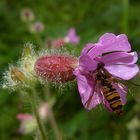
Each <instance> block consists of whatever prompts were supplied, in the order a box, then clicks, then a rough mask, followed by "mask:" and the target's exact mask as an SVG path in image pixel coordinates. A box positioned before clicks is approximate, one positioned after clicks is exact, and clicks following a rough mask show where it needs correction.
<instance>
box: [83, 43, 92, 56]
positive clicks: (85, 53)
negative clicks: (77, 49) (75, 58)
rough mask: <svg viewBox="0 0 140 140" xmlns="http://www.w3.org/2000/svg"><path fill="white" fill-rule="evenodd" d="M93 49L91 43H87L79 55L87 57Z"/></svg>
mask: <svg viewBox="0 0 140 140" xmlns="http://www.w3.org/2000/svg"><path fill="white" fill-rule="evenodd" d="M93 47H94V44H93V43H88V44H86V46H85V47H84V48H83V50H82V52H81V55H87V54H88V52H89V51H90V50H91V49H92V48H93Z"/></svg>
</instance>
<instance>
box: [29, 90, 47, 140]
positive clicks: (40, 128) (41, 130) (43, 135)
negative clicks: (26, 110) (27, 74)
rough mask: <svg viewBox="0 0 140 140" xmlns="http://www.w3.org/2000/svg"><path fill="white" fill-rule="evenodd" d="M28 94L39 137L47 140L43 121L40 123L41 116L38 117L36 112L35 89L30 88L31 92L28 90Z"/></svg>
mask: <svg viewBox="0 0 140 140" xmlns="http://www.w3.org/2000/svg"><path fill="white" fill-rule="evenodd" d="M29 95H30V101H31V105H32V111H33V113H34V116H35V118H36V122H37V126H38V131H39V133H40V136H41V139H42V140H48V139H47V136H46V133H45V128H44V126H43V123H42V121H41V118H40V116H39V113H38V108H37V97H36V93H35V90H34V89H32V92H30V93H29Z"/></svg>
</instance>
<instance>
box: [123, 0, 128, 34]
mask: <svg viewBox="0 0 140 140" xmlns="http://www.w3.org/2000/svg"><path fill="white" fill-rule="evenodd" d="M128 14H129V0H123V21H122V29H123V32H124V33H126V34H128V28H129V27H128V24H129V19H128V16H129V15H128Z"/></svg>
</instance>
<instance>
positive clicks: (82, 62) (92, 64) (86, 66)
mask: <svg viewBox="0 0 140 140" xmlns="http://www.w3.org/2000/svg"><path fill="white" fill-rule="evenodd" d="M96 68H97V62H96V61H94V60H92V59H91V58H90V57H89V56H88V55H81V56H80V58H79V69H80V70H81V71H85V72H89V71H94V70H95V69H96Z"/></svg>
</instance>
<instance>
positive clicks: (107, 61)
mask: <svg viewBox="0 0 140 140" xmlns="http://www.w3.org/2000/svg"><path fill="white" fill-rule="evenodd" d="M130 51H131V46H130V44H129V42H128V39H127V36H126V35H124V34H120V35H118V36H116V35H114V34H113V33H105V34H104V35H102V36H101V37H100V39H99V42H98V43H95V44H92V43H90V44H87V45H86V46H85V48H84V49H83V50H82V53H81V55H80V58H79V65H78V67H77V68H76V69H75V70H74V74H75V76H76V79H77V83H78V90H79V93H80V96H81V100H82V103H83V105H84V107H85V108H86V109H87V110H91V109H92V108H94V107H95V106H97V105H98V104H101V103H102V104H103V105H104V106H105V107H106V108H107V109H108V110H109V111H113V108H112V107H111V105H110V103H109V101H108V100H107V99H106V98H105V96H104V94H103V91H102V90H103V88H105V85H104V83H103V82H108V81H102V73H103V72H105V73H107V75H108V74H109V75H110V77H107V78H109V79H111V78H112V79H115V80H118V79H119V80H120V79H121V80H129V79H131V78H133V77H134V76H135V75H136V74H137V73H138V72H139V68H138V66H137V64H135V63H136V62H137V59H138V56H137V53H136V52H130ZM99 74H101V75H99ZM107 75H106V76H107ZM99 81H100V82H99ZM111 87H113V88H115V90H116V91H117V92H118V93H119V96H120V101H121V103H122V105H125V103H126V92H127V88H126V87H125V86H123V85H122V84H120V83H118V82H115V81H113V80H112V81H111Z"/></svg>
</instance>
